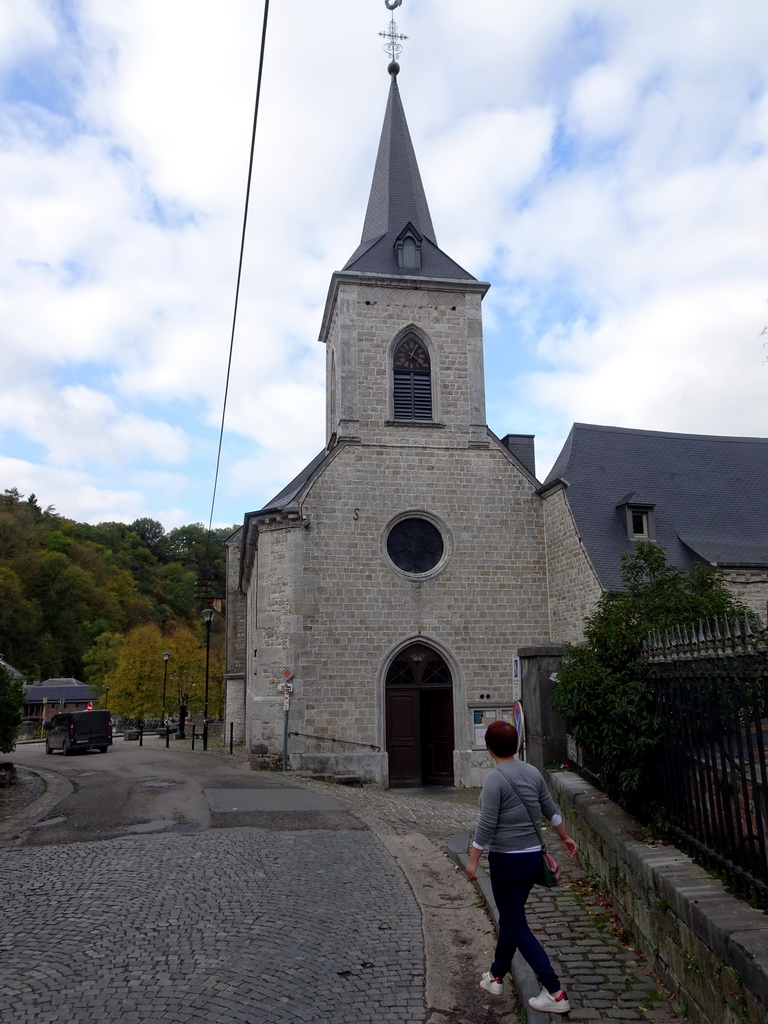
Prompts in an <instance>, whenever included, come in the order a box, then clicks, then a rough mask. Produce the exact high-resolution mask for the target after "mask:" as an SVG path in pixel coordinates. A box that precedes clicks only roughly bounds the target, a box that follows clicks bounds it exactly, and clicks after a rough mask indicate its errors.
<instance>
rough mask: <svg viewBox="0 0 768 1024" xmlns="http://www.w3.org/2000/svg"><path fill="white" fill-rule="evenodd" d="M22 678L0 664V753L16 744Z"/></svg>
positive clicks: (21, 711) (22, 693)
mask: <svg viewBox="0 0 768 1024" xmlns="http://www.w3.org/2000/svg"><path fill="white" fill-rule="evenodd" d="M24 697H25V688H24V680H23V679H19V678H18V677H17V676H14V675H12V674H11V673H10V672H9V671H8V669H7V668H5V666H4V665H0V753H3V754H8V753H10V752H11V751H12V750H13V749H14V747H15V746H16V734H17V732H18V730H19V726H20V725H21V720H22V716H23V711H24Z"/></svg>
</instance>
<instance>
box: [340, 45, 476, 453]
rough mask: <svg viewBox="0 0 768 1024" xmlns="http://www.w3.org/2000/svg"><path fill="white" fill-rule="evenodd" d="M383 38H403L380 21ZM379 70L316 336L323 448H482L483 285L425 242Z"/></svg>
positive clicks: (419, 194)
mask: <svg viewBox="0 0 768 1024" xmlns="http://www.w3.org/2000/svg"><path fill="white" fill-rule="evenodd" d="M389 37H390V39H393V38H395V39H396V38H404V37H402V36H395V35H394V31H393V28H392V26H390V33H389ZM393 46H394V44H393V43H390V45H389V50H390V52H392V49H393ZM388 71H389V75H390V87H389V97H388V100H387V106H386V111H385V114H384V125H383V128H382V132H381V138H380V141H379V148H378V154H377V157H376V164H375V167H374V172H373V181H372V183H371V190H370V195H369V198H368V207H367V210H366V214H365V220H364V223H363V232H362V237H361V240H360V244H359V245H358V247H357V249H356V250H355V251H354V253H353V254H352V256H351V257H350V258H349V260H348V261H347V263H346V265H345V266H344V269H343V270H341V271H338V272H336V273H335V274H334V275H333V277H332V279H331V285H330V289H329V292H328V299H327V302H326V306H325V314H324V317H323V324H322V329H321V333H320V340H321V341H322V342H324V343H325V345H326V350H327V358H326V382H327V386H326V392H327V401H326V424H327V428H326V442H327V447H328V448H329V449H330V448H333V447H334V446H335V445H336V444H338V443H339V442H348V443H349V442H352V443H362V444H385V445H397V446H402V445H406V446H414V445H418V446H426V447H446V446H450V447H454V446H456V445H458V446H461V447H487V444H488V439H487V430H486V426H485V382H484V370H483V352H482V321H481V310H480V303H481V300H482V297H483V296H484V295H485V293H486V291H487V290H488V287H489V286H488V285H487V284H486V283H484V282H480V281H478V280H476V278H474V277H473V276H472V275H471V274H470V273H468V272H467V271H466V270H464V269H463V267H461V266H459V264H458V263H456V262H455V261H454V260H452V259H451V258H450V257H449V256H448V255H447V254H446V253H444V252H443V250H442V249H440V247H439V246H438V244H437V239H436V235H435V230H434V227H433V225H432V218H431V216H430V212H429V206H428V204H427V198H426V195H425V192H424V187H423V185H422V181H421V175H420V173H419V166H418V163H417V161H416V154H415V152H414V148H413V144H412V142H411V137H410V133H409V131H408V124H407V122H406V118H405V113H404V111H403V105H402V102H401V99H400V92H399V89H398V84H397V80H398V74H399V72H400V66H399V64H398V63H397V61H396V60H394V59H393V60H391V61H390V64H389V68H388Z"/></svg>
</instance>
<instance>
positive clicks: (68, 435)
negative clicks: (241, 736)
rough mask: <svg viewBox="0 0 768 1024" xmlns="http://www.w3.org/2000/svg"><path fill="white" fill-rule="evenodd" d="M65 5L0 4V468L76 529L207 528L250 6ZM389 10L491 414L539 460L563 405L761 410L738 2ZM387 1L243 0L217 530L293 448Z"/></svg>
mask: <svg viewBox="0 0 768 1024" xmlns="http://www.w3.org/2000/svg"><path fill="white" fill-rule="evenodd" d="M66 11H67V12H68V13H67V17H65V16H64V6H63V0H46V2H44V3H43V2H37V0H27V2H25V3H23V4H8V5H3V6H2V8H1V9H0V223H2V224H3V232H2V234H1V235H0V427H2V430H3V434H2V442H3V443H2V449H0V450H2V451H3V452H4V453H5V454H4V455H3V456H2V458H0V474H2V479H1V480H0V487H2V486H7V487H11V486H17V487H18V488H19V489H20V490H22V491H25V492H28V491H30V490H33V491H35V492H36V493H37V494H38V496H39V498H40V500H41V502H42V503H44V504H48V503H51V502H53V503H55V504H57V505H58V506H59V508H60V510H61V511H63V512H65V513H66V514H67V515H71V516H73V517H75V518H82V519H88V520H91V521H95V520H98V519H102V518H103V519H107V518H127V519H128V520H129V521H130V520H131V519H133V518H136V517H137V516H141V515H148V516H151V517H152V518H159V519H161V521H163V522H164V525H166V527H167V528H171V527H172V526H173V525H179V523H180V522H184V521H188V522H191V521H196V520H199V521H203V520H207V517H208V514H209V504H210V496H211V492H212V487H213V476H212V473H213V466H214V464H215V457H216V450H217V445H218V428H219V422H220V418H221V403H222V400H223V391H224V379H225V373H226V366H227V359H228V355H229V342H230V331H231V318H232V308H233V302H234V292H235V279H236V273H237V260H238V250H239V244H240V231H241V224H242V222H241V218H242V211H243V201H244V188H245V181H246V172H247V161H248V151H249V146H250V132H251V118H252V112H253V103H254V97H255V87H256V73H257V67H258V51H259V42H260V33H261V22H262V12H263V9H262V6H261V5H258V4H255V5H254V4H251V3H248V2H247V0H232V2H231V3H228V4H226V5H223V6H222V5H213V4H212V3H211V2H210V0H185V2H182V0H165V2H163V3H162V4H158V3H156V2H154V0H135V2H134V3H131V4H128V5H126V4H125V3H122V2H119V0H83V2H82V3H80V4H79V5H76V6H75V7H72V6H71V5H70V6H68V7H67V8H66ZM395 13H396V15H397V21H398V26H399V28H400V30H401V31H402V32H403V33H404V34H406V35H408V36H409V38H408V40H407V41H406V42H405V43H404V53H403V56H402V58H401V65H402V72H401V75H400V78H399V85H400V90H401V94H402V97H403V101H404V105H405V110H406V115H407V117H408V121H409V125H410V128H411V134H412V137H413V139H414V144H415V147H416V151H417V156H418V158H419V162H420V166H421V170H422V176H423V179H424V182H425V187H426V190H427V195H428V199H429V201H430V206H431V211H432V216H433V220H434V223H435V229H436V232H437V236H438V239H439V241H440V243H441V245H442V246H443V248H444V249H445V250H446V251H447V252H448V254H449V255H450V256H451V257H453V258H454V259H456V260H457V262H459V263H460V264H462V265H463V266H465V267H466V268H467V269H468V270H469V271H470V272H472V273H474V274H475V275H476V276H478V277H483V278H486V279H488V280H490V281H491V283H492V285H493V288H492V291H491V293H490V294H489V296H488V298H487V299H486V301H485V306H486V321H485V334H486V371H487V377H488V407H489V410H492V412H493V418H494V422H493V423H492V426H494V429H497V431H498V432H499V433H505V432H507V431H511V432H515V431H521V432H535V433H536V434H537V435H539V444H538V447H539V466H540V473H541V474H543V473H544V472H545V471H546V469H547V468H548V464H550V463H551V461H552V460H553V459H554V457H555V455H556V453H557V450H558V448H559V445H560V443H561V442H562V439H563V437H564V436H565V433H566V432H567V429H568V427H569V424H570V422H571V421H572V420H573V419H580V420H586V421H593V422H606V423H616V424H618V423H625V424H627V425H630V426H639V427H648V428H655V429H671V430H683V431H685V430H690V431H695V432H703V433H706V432H711V433H716V432H724V433H736V434H766V432H767V431H768V415H767V414H766V413H764V411H763V410H764V409H765V408H766V403H765V402H764V401H763V397H762V396H763V395H764V388H765V385H766V374H768V367H765V366H764V365H763V363H762V359H763V351H762V347H761V341H760V339H759V337H758V333H759V330H760V329H761V327H762V325H763V322H764V319H765V299H766V298H768V292H766V289H765V287H764V282H765V281H766V279H768V255H766V247H765V244H764V234H765V231H764V224H765V222H766V215H767V214H768V192H767V191H766V188H765V181H766V180H768V175H767V174H766V171H768V166H766V161H768V156H767V155H766V154H768V100H767V99H766V96H768V89H767V88H766V71H765V61H764V54H765V52H766V48H767V46H766V44H767V43H768V20H766V18H765V12H764V10H763V8H762V5H760V4H757V3H754V2H753V0H734V2H733V3H732V4H729V5H727V6H726V5H723V4H722V2H721V0H679V2H677V3H674V4H648V3H641V2H639V0H627V2H625V3H622V4H616V3H615V0H585V2H579V3H576V2H575V0H551V2H549V3H547V4H544V5H538V6H537V7H535V8H533V7H531V6H530V5H529V6H527V7H526V6H525V5H519V4H510V3H508V2H507V0H476V3H475V4H473V5H472V7H471V9H470V8H468V7H467V4H466V2H464V0H421V2H420V3H418V4H416V3H413V2H412V0H405V2H404V3H403V5H402V7H400V8H398V9H397V11H396V12H395ZM389 17H390V15H389V13H388V12H387V11H386V9H385V7H384V5H383V4H378V5H377V4H373V3H371V4H370V5H367V4H361V3H360V0H337V3H335V4H334V5H333V7H332V8H328V7H327V6H325V7H324V6H323V5H318V4H317V3H316V2H315V0H292V2H291V4H289V5H278V6H275V5H273V7H272V10H271V13H270V22H269V35H268V44H267V51H266V64H265V69H264V78H263V82H262V96H261V111H260V120H259V127H258V131H257V137H256V154H255V163H254V173H253V182H252V190H251V200H250V214H249V228H248V235H247V249H246V258H245V262H244V266H243V278H242V285H241V294H240V308H239V314H238V317H239V319H238V329H237V333H236V337H235V348H234V353H233V361H232V375H231V381H230V393H229V405H228V414H227V423H226V432H225V438H224V448H223V458H222V476H221V480H220V484H219V491H218V504H217V511H216V519H217V520H219V521H223V522H227V523H229V522H230V521H235V520H236V519H237V518H239V516H240V515H241V514H242V512H244V511H245V510H247V509H251V508H254V507H258V506H259V505H260V504H261V503H262V502H263V501H265V500H267V499H268V498H269V497H271V496H272V494H273V493H274V492H276V491H277V490H279V489H280V488H281V487H282V486H283V485H284V484H285V483H287V482H288V480H289V479H290V477H291V476H292V475H294V474H295V472H298V470H299V469H301V467H302V465H303V464H305V463H306V462H307V461H308V460H309V459H310V458H312V457H313V456H314V455H315V454H316V452H317V451H318V450H319V448H320V447H321V446H322V444H323V442H324V431H325V418H324V394H323V377H324V352H323V349H322V347H321V346H320V345H318V344H317V341H316V339H317V335H318V332H319V328H320V317H321V314H322V308H323V303H324V300H325V294H326V289H327V287H328V283H329V279H330V274H331V272H332V271H333V270H334V269H338V268H339V267H341V266H342V265H343V264H344V262H345V261H346V259H347V258H348V257H349V255H351V253H352V251H353V250H354V248H355V247H356V244H357V241H358V239H359V235H360V230H361V227H362V222H363V216H364V211H365V204H366V201H367V193H368V188H369V186H370V180H371V175H372V171H373V160H374V155H375V149H376V145H377V143H378V136H379V132H380V128H381V119H382V115H383V112H384V105H385V101H386V91H387V88H388V79H387V76H386V64H387V60H388V58H387V57H386V56H385V54H384V53H383V52H382V49H383V46H384V40H382V39H381V38H379V36H378V33H379V32H380V31H382V30H385V29H386V27H387V24H388V21H389ZM490 415H491V413H490V412H489V416H490ZM500 420H501V421H502V423H501V427H499V421H500ZM161 513H162V514H161ZM163 516H167V517H168V519H167V521H166V520H165V519H164V518H163Z"/></svg>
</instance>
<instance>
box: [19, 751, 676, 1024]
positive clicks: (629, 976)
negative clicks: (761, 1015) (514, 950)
mask: <svg viewBox="0 0 768 1024" xmlns="http://www.w3.org/2000/svg"><path fill="white" fill-rule="evenodd" d="M200 756H201V757H210V756H211V753H210V752H209V754H207V755H205V754H202V752H201V754H200ZM219 756H222V757H223V758H226V760H227V761H228V762H229V764H230V765H233V764H235V763H236V762H237V761H238V758H237V757H234V758H229V757H228V756H227V755H226V754H221V753H220V755H219ZM239 768H240V769H241V770H242V772H243V773H245V774H247V775H250V776H251V778H252V779H253V780H254V781H256V779H255V776H254V775H253V774H252V773H250V770H249V768H248V766H247V765H246V764H244V763H241V764H240V765H239ZM271 774H272V773H258V775H260V776H265V775H271ZM273 779H274V782H273V783H272V780H271V779H266V778H265V779H264V780H263V784H266V785H267V787H268V788H269V786H270V783H272V784H273V785H275V786H276V787H277V788H278V789H279V788H281V786H283V785H285V784H288V785H290V786H300V787H302V788H303V789H304V790H305V791H308V792H310V793H313V794H317V797H318V803H320V802H321V801H320V800H319V797H320V795H321V794H322V795H323V797H324V800H328V799H329V800H331V801H333V802H335V803H336V804H338V806H339V807H340V808H341V809H342V810H343V813H342V814H340V815H337V816H336V820H335V827H334V828H333V829H329V830H317V829H315V830H312V831H303V830H302V829H301V827H300V825H299V824H298V823H297V825H296V827H295V828H294V829H291V828H290V827H288V828H282V827H281V828H280V829H271V828H261V827H246V826H245V822H243V825H242V827H241V826H240V824H239V823H235V825H234V827H231V828H224V827H217V828H214V829H212V830H210V831H208V832H201V833H197V834H195V835H183V834H168V833H161V834H156V835H151V836H148V835H135V836H131V837H130V838H113V839H109V840H103V841H99V842H81V843H74V844H67V845H63V844H60V845H57V844H49V845H45V846H33V847H29V846H27V847H25V846H23V845H21V844H19V843H18V842H17V843H13V844H11V845H8V844H5V845H3V849H2V864H3V869H2V880H1V881H0V900H2V905H3V910H4V918H5V921H6V922H9V923H8V924H7V925H5V926H4V929H3V931H2V933H0V993H1V995H0V1022H2V1024H57V1022H64V1021H72V1022H76V1024H95V1022H98V1024H101V1022H105V1024H108V1022H111V1021H120V1022H124V1024H137V1022H139V1021H145V1020H149V1019H151V1020H153V1021H158V1022H163V1024H188V1022H195V1021H198V1020H199V1021H201V1022H209V1024H214V1022H217V1024H218V1022H227V1024H229V1022H232V1024H235V1022H237V1024H294V1022H302V1021H307V1022H308V1021H312V1022H316V1021H320V1022H325V1024H347V1022H350V1024H352V1022H354V1024H358V1022H359V1024H366V1022H370V1024H374V1022H375V1024H400V1022H402V1024H408V1022H413V1024H424V1021H425V979H424V945H423V944H424V939H425V934H423V932H422V922H424V924H423V927H424V933H426V938H427V942H428V949H427V960H428V962H429V957H430V954H429V938H430V936H429V931H430V930H432V931H433V932H435V931H437V932H442V931H446V932H450V931H451V926H450V925H448V924H444V922H446V921H448V920H450V918H446V916H445V912H446V910H447V909H448V908H447V907H446V901H447V902H448V905H449V907H450V909H451V911H453V908H454V907H455V906H456V905H457V904H456V903H455V902H452V901H455V900H457V899H461V896H460V895H459V896H458V897H457V895H456V892H454V893H453V894H452V895H448V890H447V887H446V886H445V884H444V882H439V883H438V884H437V888H435V889H433V890H432V892H433V893H435V899H434V900H433V901H434V902H436V903H438V907H437V911H436V916H435V915H433V917H432V919H431V921H430V919H429V918H428V914H429V909H428V907H427V906H426V901H424V899H423V898H422V895H423V894H420V893H419V887H420V885H421V882H422V879H421V877H420V876H422V875H424V874H426V871H425V869H424V868H423V867H422V866H421V865H426V864H427V858H426V856H425V855H424V850H425V848H427V847H428V848H430V849H432V848H434V849H436V850H442V851H446V850H447V849H448V848H449V846H450V847H451V850H452V853H451V856H452V857H453V858H454V859H455V860H460V859H461V857H462V856H463V855H465V851H466V847H467V842H468V834H469V830H470V829H471V827H472V825H473V824H474V820H475V816H476V810H477V796H478V792H477V790H454V789H424V790H390V791H382V790H379V789H376V788H374V787H370V786H365V787H342V786H338V785H334V784H331V783H324V782H319V781H317V780H310V779H306V778H301V777H299V776H296V775H294V774H293V773H289V774H288V775H287V776H282V775H279V774H278V775H275V776H273ZM257 785H258V783H257ZM296 796H298V794H296ZM298 816H299V815H297V817H298ZM345 822H346V824H345ZM361 823H362V824H363V825H366V826H368V828H369V829H370V830H371V831H370V832H368V831H365V830H361V828H360V825H361ZM423 837H427V839H428V840H429V842H428V841H427V839H424V838H423ZM457 837H460V838H458V839H457ZM409 844H410V846H411V847H412V850H413V851H416V852H417V853H418V856H417V857H413V858H412V861H413V865H414V868H413V870H411V872H410V873H409V874H408V881H406V878H404V876H403V873H402V871H401V868H403V860H402V859H401V860H400V861H399V865H400V866H399V867H398V865H396V864H395V863H394V862H393V860H392V858H391V857H390V856H388V851H389V852H390V853H392V852H396V851H397V850H401V851H402V850H404V849H405V848H407V847H408V846H409ZM432 844H434V847H433V845H432ZM555 845H556V844H554V843H553V844H552V846H553V848H554V846H555ZM437 860H438V862H439V860H440V855H439V854H438V856H437ZM565 875H566V878H567V882H566V884H565V885H564V886H562V887H561V888H559V889H557V890H538V889H537V890H534V892H533V893H532V895H531V899H530V902H529V918H530V920H531V923H532V926H533V928H534V930H535V931H537V932H538V933H540V935H541V937H542V941H543V943H544V945H545V947H546V948H547V949H548V951H549V952H550V954H551V955H552V958H553V960H554V961H555V963H556V964H557V967H558V969H559V970H560V972H561V976H562V978H563V984H564V986H565V987H566V988H567V990H568V992H569V995H570V998H571V1003H572V1006H573V1010H572V1012H571V1015H570V1019H571V1020H584V1021H593V1020H594V1021H601V1022H603V1024H623V1022H626V1021H649V1022H655V1024H673V1022H677V1021H678V1018H677V1017H676V1016H675V1014H674V1012H673V1010H672V1008H671V1002H670V998H669V996H668V994H667V993H665V992H664V991H663V989H662V988H661V987H660V986H659V984H658V983H657V982H656V981H655V980H654V979H653V978H652V977H651V976H650V974H649V971H648V967H647V965H646V963H645V961H644V959H643V957H642V956H641V955H640V954H639V953H638V952H637V951H635V950H633V949H632V948H631V947H630V946H629V945H628V944H627V943H626V942H625V941H624V939H623V937H622V935H621V934H620V933H619V932H618V931H617V929H616V925H615V922H614V917H613V915H612V914H611V912H610V908H609V907H608V906H606V904H605V901H604V900H603V899H602V898H601V896H600V894H599V893H597V892H595V891H594V890H592V889H591V888H590V887H589V885H588V884H587V883H586V880H585V879H584V878H583V877H582V875H581V872H580V871H579V869H578V867H575V868H572V867H571V866H567V867H566V869H565ZM453 878H455V883H456V885H455V887H454V888H455V889H456V891H458V893H462V892H464V891H465V887H467V888H470V886H471V883H470V882H469V881H468V880H466V879H465V878H464V877H463V874H461V873H460V872H459V869H458V868H457V869H456V872H455V873H454V875H453ZM409 882H410V885H409ZM428 886H429V881H427V889H428ZM479 888H480V891H481V893H482V894H483V896H484V897H485V898H486V901H487V902H488V904H489V908H490V910H491V913H493V911H494V909H495V908H493V905H492V898H491V897H490V890H489V886H488V884H487V877H485V878H482V877H481V880H480V886H479ZM470 891H471V890H470ZM350 892H352V893H353V894H354V896H353V898H350ZM414 893H416V894H417V895H419V903H417V902H416V901H415V900H414ZM441 902H442V904H443V905H442V906H440V905H439V904H440V903H441ZM297 903H298V904H299V911H300V910H301V906H302V905H303V906H305V907H306V908H307V913H306V922H305V925H304V927H301V928H299V929H297V928H296V920H297ZM30 907H33V908H36V909H35V913H30V912H29V911H30ZM441 914H442V917H441V916H440V915H441ZM299 916H300V913H299ZM456 920H460V919H459V918H456ZM456 927H457V928H458V930H459V931H461V925H458V926H456ZM456 927H454V929H453V934H452V935H450V936H449V937H448V939H447V941H448V942H449V943H450V942H453V943H454V945H456V946H460V945H461V944H462V943H463V942H464V941H466V942H467V944H468V946H470V947H471V946H472V944H474V945H475V946H477V944H479V945H480V950H481V952H480V956H481V958H483V957H485V958H486V959H487V962H488V963H490V959H491V955H492V952H493V950H492V945H493V942H492V937H491V936H490V935H489V934H488V933H484V932H483V931H481V930H478V931H477V932H476V933H475V934H474V935H472V936H468V937H467V938H466V939H465V938H464V936H463V935H458V934H457V932H456ZM486 944H487V947H488V948H487V951H485V952H484V951H483V950H482V946H484V945H486ZM276 949H277V950H279V954H278V955H277V956H275V955H274V950H276ZM486 952H487V957H486ZM438 956H439V954H438ZM446 959H447V958H446ZM518 959H519V958H518ZM480 969H483V968H482V967H481V968H480ZM515 970H516V975H515V981H516V987H517V989H518V990H519V992H520V995H521V996H522V1000H521V1002H522V1005H523V1006H525V1007H526V1009H527V996H528V995H529V994H532V993H533V992H535V991H537V988H536V985H535V981H533V980H532V977H531V975H530V971H528V969H527V965H525V964H524V963H520V964H519V965H518V964H517V963H516V968H515ZM526 972H527V974H526ZM427 974H428V975H429V968H428V970H427ZM73 977H74V978H77V979H79V981H78V985H77V986H76V991H75V990H73V984H72V979H73ZM147 979H151V981H150V982H149V983H148V981H147ZM478 980H479V979H478ZM464 983H465V982H464V981H463V979H462V984H464ZM466 984H468V985H469V986H474V974H473V976H472V978H471V979H468V980H467V982H466ZM509 988H510V989H511V988H512V986H509ZM472 999H473V1000H475V1001H474V1002H473V1003H467V1004H466V1005H467V1007H468V1009H467V1010H466V1011H464V1012H462V1010H461V1009H459V1007H458V1006H457V1007H456V1008H455V1012H449V1013H448V1014H447V1015H441V1014H439V1013H437V1014H436V1013H434V1012H433V1013H432V1014H431V1015H430V1016H429V1020H430V1021H431V1022H433V1024H439V1022H440V1021H445V1022H449V1024H470V1022H472V1024H475V1022H478V1024H483V1022H487V1024H490V1022H492V1021H499V1020H502V1019H503V1020H504V1021H509V1022H510V1024H512V1022H513V1021H514V1022H515V1024H517V1022H522V1021H523V1020H525V1019H526V1017H525V1016H524V1015H522V1011H521V1003H519V1002H518V1001H517V999H516V998H515V995H514V993H513V992H512V991H509V992H508V993H507V994H506V995H505V996H503V997H502V998H501V999H495V1000H494V999H493V998H492V997H485V996H482V997H481V1000H479V1001H477V1000H476V996H475V993H474V992H473V993H472ZM483 1000H485V1009H484V1010H483V1009H482V1006H481V1004H482V1001H483ZM489 1003H490V1005H489ZM148 1005H151V1006H152V1007H153V1013H152V1015H151V1016H150V1017H147V1016H146V1010H147V1006H148ZM433 1005H434V1004H433ZM427 1006H428V1007H429V1006H430V1003H429V993H428V992H427ZM11 1008H12V1009H11ZM550 1019H551V1018H550V1017H549V1016H547V1015H543V1014H540V1013H537V1012H536V1011H533V1010H530V1009H527V1022H528V1024H544V1022H545V1021H548V1020H550ZM554 1019H557V1018H554Z"/></svg>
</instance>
